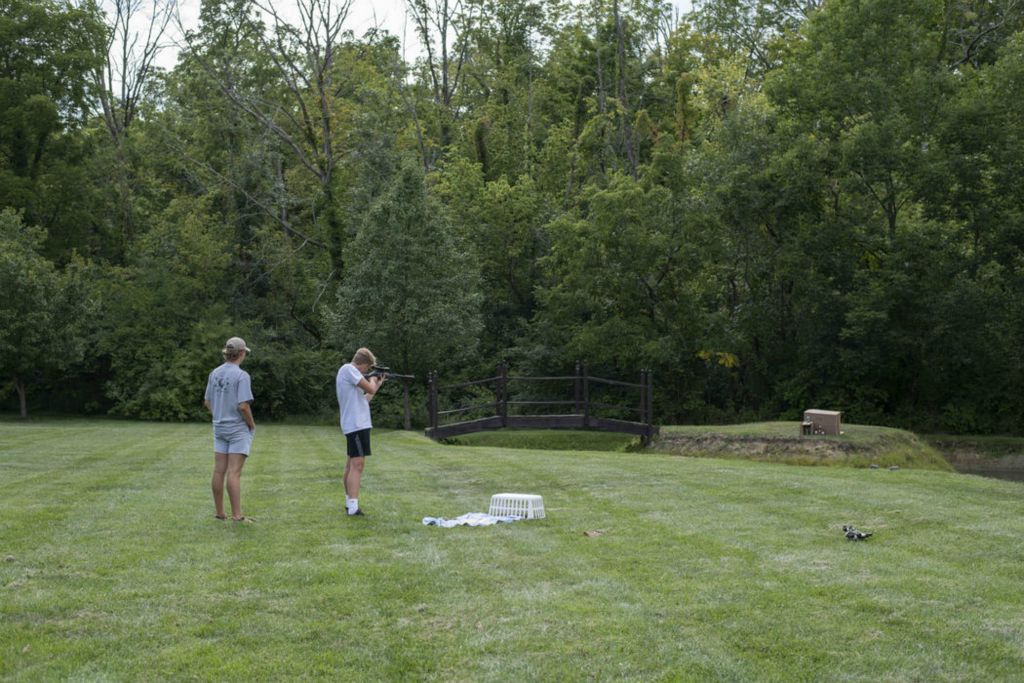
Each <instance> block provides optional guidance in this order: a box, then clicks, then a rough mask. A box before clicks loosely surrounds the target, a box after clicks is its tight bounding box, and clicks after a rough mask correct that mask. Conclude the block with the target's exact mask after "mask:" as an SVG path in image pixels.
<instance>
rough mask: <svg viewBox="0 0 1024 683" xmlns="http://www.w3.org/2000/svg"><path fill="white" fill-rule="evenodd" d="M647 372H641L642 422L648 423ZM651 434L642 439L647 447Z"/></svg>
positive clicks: (642, 442)
mask: <svg viewBox="0 0 1024 683" xmlns="http://www.w3.org/2000/svg"><path fill="white" fill-rule="evenodd" d="M647 377H648V373H647V370H640V421H641V422H643V423H645V424H646V423H647ZM649 437H650V434H647V433H645V434H644V435H643V436H642V437H640V443H641V444H643V445H645V446H646V445H647V439H648V438H649Z"/></svg>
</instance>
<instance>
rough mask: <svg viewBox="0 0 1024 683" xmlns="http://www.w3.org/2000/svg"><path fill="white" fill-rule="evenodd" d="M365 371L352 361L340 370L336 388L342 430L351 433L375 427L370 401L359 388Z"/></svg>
mask: <svg viewBox="0 0 1024 683" xmlns="http://www.w3.org/2000/svg"><path fill="white" fill-rule="evenodd" d="M362 379H363V373H361V372H359V368H357V367H356V366H354V365H352V364H351V363H345V364H344V365H342V366H341V368H340V369H339V370H338V377H337V378H336V379H335V389H336V390H337V393H338V408H339V410H340V412H341V431H342V433H344V434H351V433H352V432H358V431H360V430H363V429H370V428H371V427H373V422H372V421H371V420H370V402H369V401H368V400H366V394H365V393H364V392H363V390H362V389H360V388H359V382H360V381H362Z"/></svg>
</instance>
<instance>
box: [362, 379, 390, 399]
mask: <svg viewBox="0 0 1024 683" xmlns="http://www.w3.org/2000/svg"><path fill="white" fill-rule="evenodd" d="M381 384H384V378H383V377H381V376H380V375H377V376H376V377H371V378H370V379H366V378H365V377H364V378H363V379H361V380H359V384H358V385H356V386H358V387H359V388H360V389H362V390H363V396H365V397H366V400H367V402H369V401H372V400H373V396H374V394H376V393H377V390H378V389H380V385H381Z"/></svg>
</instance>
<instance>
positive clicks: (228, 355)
mask: <svg viewBox="0 0 1024 683" xmlns="http://www.w3.org/2000/svg"><path fill="white" fill-rule="evenodd" d="M249 351H250V349H249V347H248V346H246V345H245V340H243V339H242V338H241V337H232V338H231V339H228V341H227V343H225V344H224V349H223V351H222V353H223V354H224V363H223V364H222V365H221V366H219V367H218V368H216V369H215V370H214V371H213V372H211V373H210V377H209V379H208V380H207V382H206V396H205V398H204V401H203V405H205V406H206V408H207V410H209V411H210V413H211V414H212V415H213V482H212V487H213V505H214V508H215V510H216V512H215V514H214V516H215V517H216V518H217V519H225V515H224V480H225V475H226V477H227V488H228V497H229V498H230V499H231V519H233V520H234V521H236V522H247V521H252V520H250V519H249V518H248V517H245V516H244V515H242V502H241V493H242V489H241V486H242V483H241V478H242V466H243V465H245V460H246V458H248V457H249V450H250V449H251V448H252V438H253V436H254V435H255V433H256V422H255V421H254V420H253V418H252V408H251V407H250V405H249V404H250V403H251V402H252V400H253V396H252V380H251V379H250V378H249V373H248V372H246V371H245V370H243V369H242V368H241V367H240V366H241V365H242V361H244V360H245V357H246V355H247V354H248V353H249Z"/></svg>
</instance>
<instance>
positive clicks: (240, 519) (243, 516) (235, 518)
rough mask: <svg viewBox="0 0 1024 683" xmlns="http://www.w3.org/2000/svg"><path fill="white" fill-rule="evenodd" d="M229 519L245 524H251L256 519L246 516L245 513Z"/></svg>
mask: <svg viewBox="0 0 1024 683" xmlns="http://www.w3.org/2000/svg"><path fill="white" fill-rule="evenodd" d="M231 521H232V522H245V523H246V524H252V523H253V522H255V521H256V520H255V519H253V518H252V517H246V516H245V515H242V516H241V517H232V518H231Z"/></svg>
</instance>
